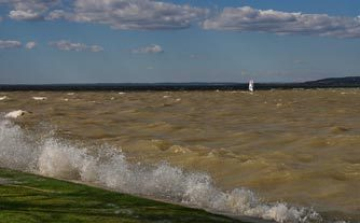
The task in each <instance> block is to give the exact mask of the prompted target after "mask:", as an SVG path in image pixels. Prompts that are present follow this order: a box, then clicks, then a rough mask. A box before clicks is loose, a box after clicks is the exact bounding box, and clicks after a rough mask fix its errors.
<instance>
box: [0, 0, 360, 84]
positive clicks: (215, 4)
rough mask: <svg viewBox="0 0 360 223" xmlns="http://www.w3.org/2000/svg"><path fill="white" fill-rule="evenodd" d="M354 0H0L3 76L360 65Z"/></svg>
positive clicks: (178, 78) (214, 73) (181, 76)
mask: <svg viewBox="0 0 360 223" xmlns="http://www.w3.org/2000/svg"><path fill="white" fill-rule="evenodd" d="M359 15H360V1H354V0H342V1H339V0H302V1H285V0H281V1H280V0H261V1H260V0H178V1H170V0H164V1H155V0H152V1H151V0H131V1H130V0H73V1H70V0H27V1H23V0H0V83H1V84H47V83H105V82H106V83H113V82H120V83H121V82H127V83H129V82H142V83H151V82H247V81H248V80H249V79H255V80H256V81H257V82H279V81H284V82H288V81H304V80H313V79H320V78H325V77H334V76H355V75H360V63H359V58H360V17H359Z"/></svg>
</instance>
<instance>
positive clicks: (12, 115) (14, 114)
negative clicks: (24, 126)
mask: <svg viewBox="0 0 360 223" xmlns="http://www.w3.org/2000/svg"><path fill="white" fill-rule="evenodd" d="M28 113H29V112H27V111H23V110H17V111H12V112H9V113H7V114H6V115H5V118H12V119H16V118H19V117H21V116H23V115H25V114H28Z"/></svg>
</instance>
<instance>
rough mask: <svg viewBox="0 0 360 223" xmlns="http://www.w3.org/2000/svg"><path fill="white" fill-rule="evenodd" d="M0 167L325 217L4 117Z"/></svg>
mask: <svg viewBox="0 0 360 223" xmlns="http://www.w3.org/2000/svg"><path fill="white" fill-rule="evenodd" d="M0 167H5V168H11V169H17V170H22V171H28V172H35V173H38V174H41V175H44V176H49V177H54V178H60V179H67V180H80V181H83V182H86V183H94V184H97V185H99V186H105V187H108V188H111V189H114V190H116V191H119V192H125V193H130V194H136V195H145V196H152V197H155V198H160V199H167V200H169V201H172V202H177V203H180V204H184V205H189V206H192V207H197V208H202V209H206V210H209V211H213V212H218V213H219V212H220V213H223V214H231V215H235V216H249V217H255V218H262V219H265V220H271V221H276V222H281V223H285V222H294V223H305V222H323V220H322V218H321V217H320V215H319V214H318V213H316V212H315V211H313V210H311V209H308V208H299V207H292V206H290V205H287V204H285V203H275V204H266V203H263V202H261V200H260V199H259V198H258V197H257V196H256V195H255V194H254V193H253V192H252V191H250V190H248V189H244V188H237V189H234V190H232V191H228V192H227V191H222V190H220V189H219V188H217V187H216V186H215V185H214V183H213V182H212V179H211V177H210V176H209V175H208V174H206V173H200V172H187V171H184V170H182V169H181V168H177V167H173V166H170V165H169V164H167V163H165V162H164V163H160V164H158V165H156V166H145V165H141V164H132V163H129V162H128V161H127V160H126V156H125V155H124V154H123V153H122V152H121V151H120V150H119V149H116V148H112V147H109V146H108V147H106V146H103V147H102V148H98V149H97V150H96V151H95V152H94V151H89V150H87V149H86V148H79V147H77V146H75V145H72V144H71V143H67V142H64V141H60V140H58V139H56V138H54V137H47V138H45V139H40V140H36V139H34V136H33V135H32V134H30V133H28V132H26V131H25V130H23V129H21V128H20V127H19V126H17V125H14V124H13V123H12V122H11V121H9V120H2V121H0Z"/></svg>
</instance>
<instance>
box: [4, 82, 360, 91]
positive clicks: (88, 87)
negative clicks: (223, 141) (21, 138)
mask: <svg viewBox="0 0 360 223" xmlns="http://www.w3.org/2000/svg"><path fill="white" fill-rule="evenodd" d="M317 88H360V84H359V83H356V84H319V83H257V84H256V83H255V90H272V89H279V90H282V89H283V90H286V89H317ZM215 90H220V91H237V90H248V84H245V83H236V84H235V83H234V84H231V83H225V84H222V83H196V84H191V83H189V84H185V83H184V84H68V85H67V84H64V85H52V84H49V85H0V91H3V92H4V91H215Z"/></svg>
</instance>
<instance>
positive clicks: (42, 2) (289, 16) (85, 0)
mask: <svg viewBox="0 0 360 223" xmlns="http://www.w3.org/2000/svg"><path fill="white" fill-rule="evenodd" d="M1 4H6V5H8V6H9V7H10V8H11V11H10V12H9V14H8V17H9V18H10V19H13V20H17V21H45V20H46V21H54V20H66V21H68V22H78V23H92V24H101V25H106V26H109V27H111V28H113V29H117V30H164V29H185V28H189V27H190V26H191V24H192V23H194V22H201V28H203V29H206V30H228V31H238V32H262V33H273V34H277V35H289V34H293V35H312V36H327V37H335V38H360V16H358V17H344V16H342V17H341V16H330V15H327V14H305V13H301V12H283V11H276V10H272V9H269V10H260V9H255V8H252V7H249V6H245V7H239V8H233V7H227V8H224V9H223V10H222V11H221V12H220V13H218V14H215V15H214V16H211V17H208V16H209V15H210V10H209V9H207V8H201V7H193V6H190V5H181V4H176V3H171V2H165V1H156V0H73V1H69V0H26V1H25V0H0V6H1ZM1 20H2V19H1V17H0V22H1Z"/></svg>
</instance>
